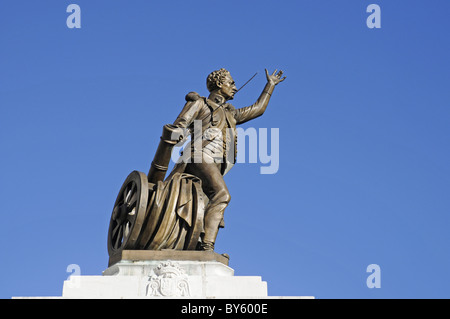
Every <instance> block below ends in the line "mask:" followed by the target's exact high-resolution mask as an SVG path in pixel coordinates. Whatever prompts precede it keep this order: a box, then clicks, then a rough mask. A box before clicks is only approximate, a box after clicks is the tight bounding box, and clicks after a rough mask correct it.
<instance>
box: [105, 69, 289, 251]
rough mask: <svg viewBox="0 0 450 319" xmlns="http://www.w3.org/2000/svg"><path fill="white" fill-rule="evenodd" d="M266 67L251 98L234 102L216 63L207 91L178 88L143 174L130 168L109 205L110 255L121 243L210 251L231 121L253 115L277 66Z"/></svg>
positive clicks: (219, 219) (219, 216)
mask: <svg viewBox="0 0 450 319" xmlns="http://www.w3.org/2000/svg"><path fill="white" fill-rule="evenodd" d="M265 71H266V78H267V84H266V85H265V87H264V89H263V91H262V93H261V95H260V96H259V98H258V99H257V101H256V102H255V103H254V104H252V105H250V106H247V107H243V108H238V109H236V108H235V107H234V106H233V105H231V104H230V103H228V101H230V100H232V99H233V98H234V95H235V94H236V92H237V91H238V90H237V89H236V85H235V82H234V80H233V78H232V77H231V74H230V73H229V72H228V71H227V70H225V69H220V70H217V71H214V72H212V73H211V74H209V76H208V77H207V83H206V84H207V88H208V90H209V92H210V95H209V96H208V97H207V98H206V97H201V96H200V95H199V94H197V93H195V92H191V93H189V94H187V95H186V104H185V105H184V107H183V109H182V111H181V113H180V114H179V115H178V117H177V118H176V120H175V122H174V123H173V124H172V125H171V124H168V125H165V126H164V127H163V133H162V136H161V140H160V143H159V146H158V149H157V151H156V154H155V156H154V159H153V161H152V164H151V167H150V170H149V173H148V175H147V176H145V174H143V173H141V172H137V171H134V172H132V173H131V174H130V175H129V176H128V178H127V179H126V181H125V183H124V184H123V186H122V188H121V190H120V192H119V195H118V197H117V200H116V202H115V205H114V209H113V213H112V216H111V221H110V226H109V232H108V252H109V254H110V256H112V255H117V254H120V252H121V251H122V250H124V249H126V250H162V249H174V250H202V251H213V250H214V243H215V241H216V237H217V234H218V231H219V228H220V227H224V222H223V217H224V211H225V208H226V207H227V205H228V203H229V202H230V199H231V197H230V193H229V191H228V188H227V186H226V184H225V181H224V179H223V176H224V175H225V174H226V173H227V172H228V171H229V170H230V169H231V167H232V166H233V165H234V164H235V162H236V146H237V145H236V143H237V134H236V125H239V124H242V123H245V122H247V121H250V120H252V119H254V118H257V117H259V116H261V115H262V114H263V113H264V111H265V110H266V107H267V105H268V103H269V100H270V97H271V95H272V93H273V91H274V88H275V86H276V85H277V84H278V83H280V82H282V81H284V79H285V78H286V77H284V78H282V75H283V72H282V71H280V72H278V73H277V70H275V71H274V72H273V73H272V74H271V75H270V74H269V73H268V71H267V70H265ZM188 135H190V136H191V141H190V144H188V145H187V146H186V147H185V148H184V154H183V155H182V156H181V158H180V160H179V162H178V163H177V164H176V165H175V167H174V169H173V170H172V172H171V173H170V174H169V176H168V177H167V178H166V179H164V178H165V175H166V172H167V170H168V167H169V162H170V159H171V154H172V149H173V147H174V146H175V145H176V144H177V143H179V142H180V141H184V140H185V139H186V138H187V137H188Z"/></svg>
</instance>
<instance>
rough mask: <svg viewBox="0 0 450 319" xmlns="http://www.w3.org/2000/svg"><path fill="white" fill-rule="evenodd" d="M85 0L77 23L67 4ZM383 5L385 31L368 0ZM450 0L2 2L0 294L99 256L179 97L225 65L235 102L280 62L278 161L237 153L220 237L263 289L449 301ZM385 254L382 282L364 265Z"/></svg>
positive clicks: (95, 266)
mask: <svg viewBox="0 0 450 319" xmlns="http://www.w3.org/2000/svg"><path fill="white" fill-rule="evenodd" d="M70 3H76V4H78V5H80V7H81V29H69V28H67V26H66V18H67V16H68V15H69V14H68V13H66V7H67V6H68V5H69V4H70ZM371 3H377V4H379V5H380V7H381V19H382V20H381V26H382V27H381V29H369V28H368V27H367V26H366V18H367V17H368V15H369V14H368V13H366V8H367V6H368V5H369V4H371ZM449 12H450V2H449V1H447V0H439V1H438V0H436V1H425V0H421V1H418V0H410V1H386V0H370V1H365V0H352V1H343V0H340V1H331V0H314V1H313V0H308V1H303V0H296V1H273V0H272V1H262V0H258V1H253V0H248V1H234V0H232V1H226V2H224V1H200V0H194V1H144V0H139V1H138V0H134V1H106V0H102V1H100V0H96V1H87V0H73V1H61V0H52V1H50V0H43V1H31V0H30V1H24V0H2V1H1V3H0V146H1V148H0V149H1V157H0V196H1V197H0V198H1V201H0V203H1V204H0V212H1V217H2V222H1V225H2V227H1V230H0V238H1V243H2V249H1V257H0V297H1V298H10V297H11V296H54V295H61V292H62V285H63V281H64V280H65V279H66V278H67V276H68V275H69V274H68V273H67V272H66V267H67V266H68V265H69V264H78V265H80V267H81V274H82V275H99V274H101V272H102V271H103V270H104V269H105V268H106V267H107V262H108V253H107V246H106V243H107V241H106V240H107V230H108V224H109V219H110V215H111V210H112V206H113V203H114V200H115V198H116V195H117V192H118V190H119V188H120V186H121V185H122V183H123V181H124V179H125V178H126V176H127V175H128V174H129V173H130V172H131V171H133V170H139V171H143V172H147V171H148V168H149V166H150V162H151V160H152V158H153V155H154V152H155V150H156V147H157V144H158V140H159V136H160V133H161V128H162V126H163V125H164V124H166V123H171V122H173V121H174V119H175V118H176V116H177V115H178V113H179V111H180V110H181V108H182V106H183V105H184V95H185V94H186V93H187V92H189V91H193V90H194V91H197V92H199V93H200V94H201V95H206V94H207V90H206V86H205V79H206V76H207V75H208V73H209V72H211V71H213V70H216V69H218V68H221V67H225V68H227V69H228V70H230V72H231V73H232V75H233V76H234V79H235V80H236V82H237V86H238V87H239V86H240V85H242V84H243V83H244V82H245V81H246V80H247V79H248V78H249V77H250V76H252V75H253V74H254V73H255V72H258V73H259V74H258V76H257V77H256V78H255V79H254V80H253V81H252V82H250V84H248V85H247V87H246V88H245V89H243V90H242V91H241V92H239V94H238V95H237V96H236V98H235V100H234V101H233V104H234V105H235V106H236V107H243V106H247V105H249V104H251V103H253V102H254V101H255V100H256V98H257V97H258V95H259V93H260V91H261V90H262V88H263V86H264V84H265V76H264V68H268V69H269V70H271V71H273V70H274V69H275V68H278V69H283V70H284V71H285V75H287V80H286V81H285V82H283V83H282V84H280V85H279V86H278V87H277V88H276V91H275V93H274V95H273V98H272V100H271V101H270V104H269V107H268V109H267V111H266V113H265V114H264V116H263V117H261V118H258V119H256V120H254V121H252V122H248V123H246V124H244V126H243V127H244V128H248V127H255V128H256V129H259V128H268V129H269V130H270V128H279V132H280V145H279V147H280V157H279V160H280V163H279V171H278V172H277V173H276V174H273V175H261V174H260V173H259V172H260V166H261V165H262V164H261V163H256V164H238V165H237V166H236V167H234V168H233V169H232V170H231V172H230V173H229V174H228V175H227V176H226V181H227V184H228V186H229V189H230V192H231V196H232V200H231V203H230V205H229V207H228V209H227V211H226V213H225V214H226V217H225V218H226V228H225V229H222V230H221V231H220V233H219V237H218V242H217V249H216V250H217V251H218V252H219V253H225V252H226V253H228V254H229V255H230V256H231V260H230V266H231V267H233V268H234V269H235V274H236V275H256V276H262V278H263V280H265V281H267V282H268V287H269V294H270V295H275V296H277V295H278V296H279V295H282V296H284V295H287V296H289V295H313V296H316V297H317V298H444V297H445V298H450V285H449V284H450V280H449V278H448V270H449V269H450V252H449V246H450V234H449V225H450V214H449V213H450V196H449V194H450V192H449V191H450V168H449V163H450V147H449V146H450V125H449V124H450V89H449V83H450V72H449V71H450V61H449V57H450V38H449V36H448V32H449V30H450V20H449V19H448V15H449ZM369 264H378V265H379V266H380V267H381V288H379V289H376V288H375V289H369V288H367V286H366V278H367V276H368V275H369V274H368V273H366V267H367V266H368V265H369Z"/></svg>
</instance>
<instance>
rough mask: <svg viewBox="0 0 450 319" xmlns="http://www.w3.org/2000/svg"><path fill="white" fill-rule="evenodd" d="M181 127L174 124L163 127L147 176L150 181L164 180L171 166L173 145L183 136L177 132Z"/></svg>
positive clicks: (154, 182)
mask: <svg viewBox="0 0 450 319" xmlns="http://www.w3.org/2000/svg"><path fill="white" fill-rule="evenodd" d="M178 130H179V128H177V127H176V126H174V125H172V124H166V125H164V127H163V131H162V135H161V140H160V142H159V145H158V149H157V150H156V153H155V156H154V158H153V161H152V164H151V166H150V170H149V172H148V175H147V178H148V182H149V183H153V184H156V183H157V182H159V181H163V180H164V178H165V176H166V173H167V170H168V168H169V163H170V158H171V156H172V149H173V147H174V146H175V145H176V144H177V143H178V142H179V141H180V139H181V138H182V136H181V135H180V134H179V133H177V131H178Z"/></svg>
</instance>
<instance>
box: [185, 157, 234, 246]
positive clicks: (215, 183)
mask: <svg viewBox="0 0 450 319" xmlns="http://www.w3.org/2000/svg"><path fill="white" fill-rule="evenodd" d="M186 173H189V174H192V175H195V176H197V177H198V178H200V179H201V180H202V188H203V192H204V193H205V195H206V196H207V197H208V198H209V203H208V205H207V206H206V208H205V217H204V218H205V219H204V220H205V224H204V229H205V233H204V236H203V238H202V245H201V248H202V249H203V250H214V243H215V241H216V237H217V234H218V232H219V225H220V222H221V221H222V218H223V214H224V211H225V208H226V207H227V206H228V203H229V202H230V200H231V196H230V193H229V191H228V188H227V185H226V184H225V181H224V179H223V176H222V174H221V173H220V164H216V163H205V162H203V163H189V164H188V165H187V167H186Z"/></svg>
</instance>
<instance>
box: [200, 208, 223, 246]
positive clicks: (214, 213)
mask: <svg viewBox="0 0 450 319" xmlns="http://www.w3.org/2000/svg"><path fill="white" fill-rule="evenodd" d="M228 202H229V200H227V201H226V202H222V203H219V204H216V205H213V206H209V205H208V206H209V207H208V208H207V210H206V211H205V224H204V230H205V233H204V234H203V236H202V238H201V239H202V243H201V245H200V249H201V250H208V251H214V243H215V242H216V238H217V234H218V233H219V226H220V224H221V222H222V220H223V214H224V211H225V208H226V207H227V205H228ZM210 204H211V203H210Z"/></svg>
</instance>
